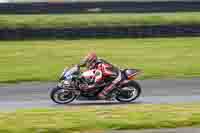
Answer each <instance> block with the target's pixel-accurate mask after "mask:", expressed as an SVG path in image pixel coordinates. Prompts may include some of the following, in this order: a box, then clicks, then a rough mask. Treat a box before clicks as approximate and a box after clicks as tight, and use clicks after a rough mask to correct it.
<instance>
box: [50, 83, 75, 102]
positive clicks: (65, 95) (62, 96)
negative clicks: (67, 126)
mask: <svg viewBox="0 0 200 133" xmlns="http://www.w3.org/2000/svg"><path fill="white" fill-rule="evenodd" d="M76 97H77V96H76V94H75V93H73V92H72V91H68V92H67V91H65V90H64V89H63V88H59V87H56V88H53V89H52V90H51V92H50V98H51V99H52V100H53V101H54V102H55V103H58V104H68V103H70V102H72V101H74V100H75V99H76Z"/></svg>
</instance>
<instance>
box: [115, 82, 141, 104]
mask: <svg viewBox="0 0 200 133" xmlns="http://www.w3.org/2000/svg"><path fill="white" fill-rule="evenodd" d="M121 89H122V91H121V92H120V93H119V95H117V97H116V100H117V101H119V102H132V101H134V100H136V99H137V98H138V97H139V96H140V95H141V87H140V85H139V83H137V82H136V81H133V80H132V81H130V82H128V83H127V84H125V85H123V86H122V87H121Z"/></svg>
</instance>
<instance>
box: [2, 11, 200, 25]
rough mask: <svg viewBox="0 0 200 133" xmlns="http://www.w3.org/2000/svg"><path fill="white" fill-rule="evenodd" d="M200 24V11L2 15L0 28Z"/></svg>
mask: <svg viewBox="0 0 200 133" xmlns="http://www.w3.org/2000/svg"><path fill="white" fill-rule="evenodd" d="M168 24H173V25H174V24H176V25H178V24H179V25H180V24H190V25H191V24H200V13H199V12H193V13H192V12H190V13H145V14H139V13H138V14H134V13H126V14H74V15H0V28H47V27H57V28H63V27H95V26H119V25H120V26H127V25H135V26H137V25H168Z"/></svg>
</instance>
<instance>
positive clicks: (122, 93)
mask: <svg viewBox="0 0 200 133" xmlns="http://www.w3.org/2000/svg"><path fill="white" fill-rule="evenodd" d="M120 73H121V75H122V80H121V81H120V82H119V83H118V84H117V85H116V86H115V89H114V90H113V92H111V93H109V95H108V99H109V100H110V99H112V100H117V101H119V102H131V101H134V100H136V99H137V98H138V97H139V96H140V94H141V87H140V85H139V83H138V82H137V81H135V79H136V76H137V75H138V74H139V73H140V70H137V69H124V70H120ZM93 76H94V70H88V71H85V72H81V71H80V67H79V66H78V65H75V66H73V67H71V68H68V69H64V71H63V72H62V74H61V76H60V78H59V82H58V85H57V87H55V88H52V89H51V90H50V98H51V99H52V100H53V101H54V102H55V103H58V104H68V103H70V102H72V101H74V100H75V99H79V97H84V98H86V99H87V100H97V95H98V94H99V93H100V92H101V91H102V90H103V89H104V87H106V86H108V85H109V84H111V82H112V80H109V79H108V80H106V81H104V82H105V83H104V84H103V85H102V86H100V87H98V88H96V89H92V90H89V91H88V90H87V91H85V90H82V89H81V86H83V85H84V86H88V85H90V84H91V83H92V82H93Z"/></svg>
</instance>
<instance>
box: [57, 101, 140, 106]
mask: <svg viewBox="0 0 200 133" xmlns="http://www.w3.org/2000/svg"><path fill="white" fill-rule="evenodd" d="M141 103H142V102H141V101H134V102H127V103H126V102H125V103H122V102H117V101H78V100H77V101H74V102H72V103H69V104H64V105H59V104H56V105H55V106H62V107H63V106H112V105H132V104H141Z"/></svg>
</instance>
